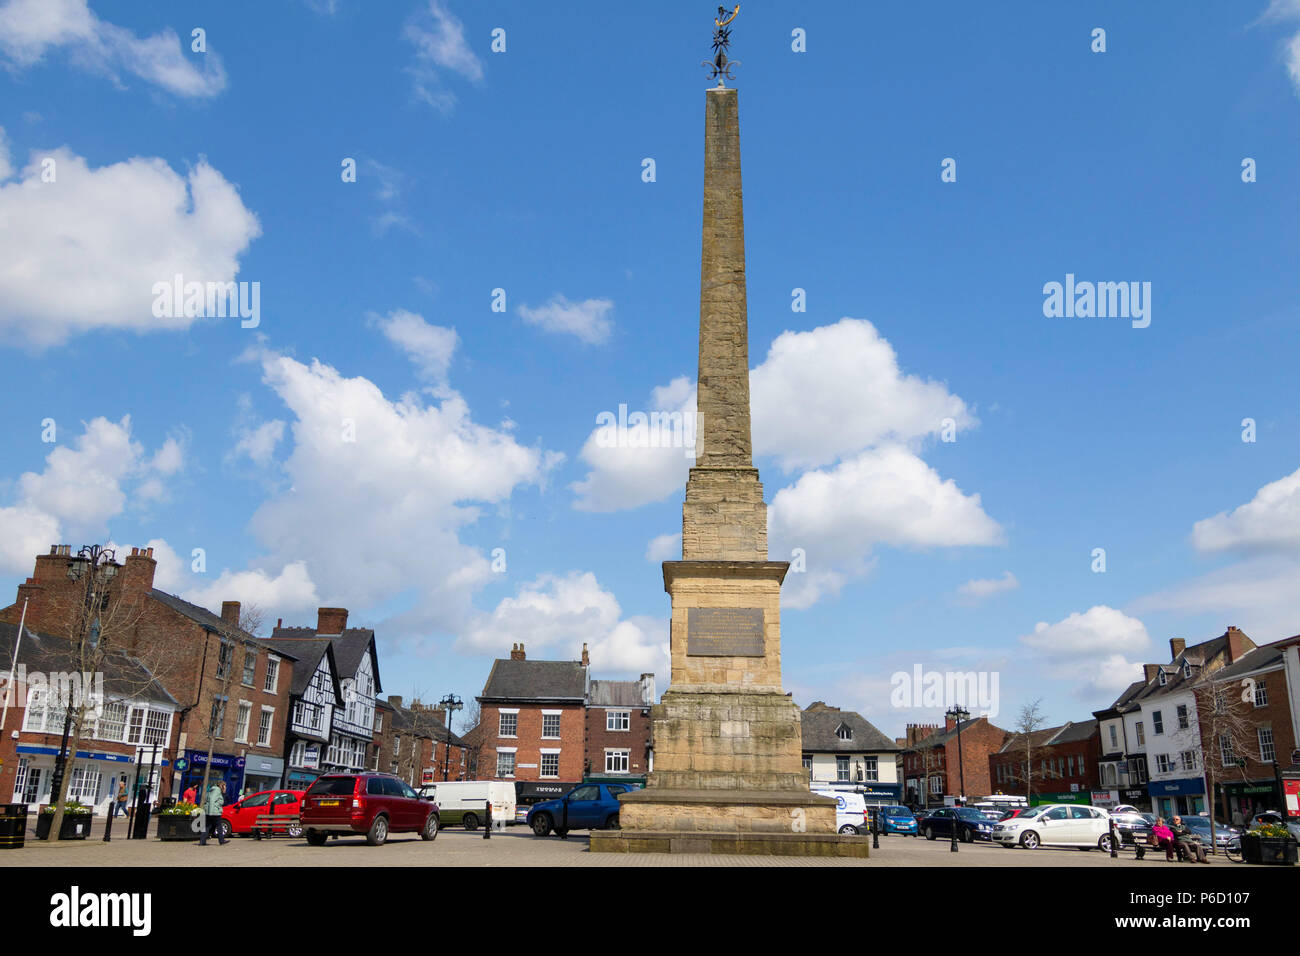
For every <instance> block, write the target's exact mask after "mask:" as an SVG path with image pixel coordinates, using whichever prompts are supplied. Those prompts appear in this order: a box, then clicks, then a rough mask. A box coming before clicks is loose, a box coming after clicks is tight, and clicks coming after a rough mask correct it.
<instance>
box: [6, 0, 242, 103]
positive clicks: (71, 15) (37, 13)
mask: <svg viewBox="0 0 1300 956" xmlns="http://www.w3.org/2000/svg"><path fill="white" fill-rule="evenodd" d="M188 42H189V41H188V38H187V40H186V44H187V45H186V46H185V47H183V46H182V44H181V39H180V38H179V37H178V36H177V35H176V32H175V31H174V30H172V29H171V28H170V27H168V28H165V29H163V30H161V31H160V32H158V33H155V34H153V35H152V36H147V37H140V36H136V35H135V34H134V33H132V32H131V31H130V30H127V29H125V28H123V27H119V26H115V25H114V24H112V23H108V22H107V21H104V20H101V19H99V17H97V16H96V15H95V14H94V12H93V11H91V10H90V8H89V6H88V5H87V2H86V0H9V2H8V3H6V4H5V5H4V6H2V7H0V54H3V55H4V57H5V58H6V59H7V60H8V61H9V63H10V65H11V66H12V67H16V68H24V67H29V66H32V65H34V64H36V63H38V62H39V61H40V60H41V59H42V58H43V57H44V56H45V54H46V53H47V52H49V51H51V50H55V49H63V48H66V50H67V52H68V54H69V59H70V60H71V62H72V63H74V64H76V65H77V66H78V67H80V68H82V69H84V70H87V71H89V72H92V73H98V74H101V75H105V76H108V77H109V78H110V79H112V81H113V82H114V83H116V84H118V85H121V80H120V79H119V74H120V73H123V72H125V73H130V74H134V75H135V76H138V77H140V78H141V79H143V80H146V81H148V82H149V83H153V84H154V85H156V86H160V87H162V88H163V89H165V90H167V91H168V92H170V93H174V94H176V95H177V96H184V97H192V98H206V97H211V96H216V95H217V94H218V93H220V92H221V91H222V90H223V89H225V86H226V70H225V67H224V66H223V65H222V62H221V58H220V57H219V56H217V54H216V53H214V52H212V51H211V50H209V51H208V52H206V53H203V54H195V55H194V57H193V58H190V57H189V56H187V54H186V49H187V48H188Z"/></svg>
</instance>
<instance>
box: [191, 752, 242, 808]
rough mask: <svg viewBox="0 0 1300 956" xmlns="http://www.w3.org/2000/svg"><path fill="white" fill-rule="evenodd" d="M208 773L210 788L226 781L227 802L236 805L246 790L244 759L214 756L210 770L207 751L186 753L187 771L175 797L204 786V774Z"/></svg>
mask: <svg viewBox="0 0 1300 956" xmlns="http://www.w3.org/2000/svg"><path fill="white" fill-rule="evenodd" d="M205 770H207V771H208V786H209V787H211V786H212V785H213V784H214V783H220V782H222V781H225V784H226V802H227V803H234V802H235V801H236V800H238V799H239V795H240V794H241V793H243V790H244V758H243V757H236V756H235V755H234V754H219V753H214V754H213V755H212V766H211V769H210V770H209V769H208V752H207V751H206V750H187V751H185V769H184V770H183V771H181V773H180V774H179V776H180V780H181V782H180V786H179V787H178V788H176V793H175V796H177V797H179V796H180V795H181V794H183V793H184V792H185V791H186V790H188V789H189V788H190V787H191V786H194V787H196V788H197V787H201V786H202V785H203V772H204V771H205Z"/></svg>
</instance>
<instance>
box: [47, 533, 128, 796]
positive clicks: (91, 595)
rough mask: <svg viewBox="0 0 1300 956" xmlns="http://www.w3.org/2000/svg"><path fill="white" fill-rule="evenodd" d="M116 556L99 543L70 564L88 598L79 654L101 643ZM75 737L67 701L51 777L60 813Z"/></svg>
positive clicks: (86, 548) (79, 628)
mask: <svg viewBox="0 0 1300 956" xmlns="http://www.w3.org/2000/svg"><path fill="white" fill-rule="evenodd" d="M115 557H116V555H115V553H114V551H113V549H112V548H101V547H100V546H99V545H97V544H88V545H85V546H84V547H82V549H81V550H80V551H78V552H77V556H76V557H75V558H73V559H72V560H71V561H69V562H68V580H69V581H79V580H81V579H82V578H85V595H84V597H83V598H82V603H81V620H79V621H78V622H77V652H78V655H80V654H81V653H83V652H84V650H85V645H86V640H87V638H89V640H90V644H91V647H94V646H95V645H97V644H98V643H99V615H98V614H96V613H95V607H94V605H95V598H96V597H97V595H98V594H99V593H100V591H101V590H102V589H101V587H100V585H101V582H102V584H103V585H104V586H107V583H108V580H109V579H110V578H111V577H112V576H113V574H114V573H115V572H116V571H117V564H116V563H115V562H114V560H113V559H114V558H115ZM71 734H72V701H70V700H69V701H65V702H64V708H63V741H62V742H61V743H60V744H59V753H58V756H56V757H55V758H54V773H53V774H52V775H51V777H50V799H51V800H53V801H54V802H55V812H56V814H57V812H58V804H59V794H61V793H62V792H63V776H64V773H65V770H66V768H67V763H68V737H69V736H71Z"/></svg>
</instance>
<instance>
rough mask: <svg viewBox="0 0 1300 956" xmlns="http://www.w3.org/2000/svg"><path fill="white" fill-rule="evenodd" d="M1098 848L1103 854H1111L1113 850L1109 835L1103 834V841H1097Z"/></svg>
mask: <svg viewBox="0 0 1300 956" xmlns="http://www.w3.org/2000/svg"><path fill="white" fill-rule="evenodd" d="M1097 848H1098V849H1100V850H1101V851H1102V852H1103V853H1109V852H1110V848H1111V839H1110V834H1109V833H1103V834H1102V836H1101V839H1100V840H1098V841H1097Z"/></svg>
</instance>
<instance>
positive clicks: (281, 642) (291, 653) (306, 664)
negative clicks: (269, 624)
mask: <svg viewBox="0 0 1300 956" xmlns="http://www.w3.org/2000/svg"><path fill="white" fill-rule="evenodd" d="M282 630H286V628H280V627H277V628H276V629H275V630H274V631H272V632H271V638H270V640H268V641H265V644H266V645H267V646H268V647H270V648H271V649H272V650H274V651H275V652H276V653H277V654H280V655H282V656H284V657H288V658H290V660H291V661H292V662H293V680H292V682H291V683H290V685H289V693H290V694H291V695H293V696H294V697H301V696H302V695H303V694H305V693H306V692H307V688H308V687H310V686H311V679H312V678H313V677H314V676H316V668H317V667H319V666H320V659H321V657H322V656H324V655H326V654H329V656H330V665H331V666H330V670H331V671H332V672H333V674H334V684H335V688H334V695H335V697H337V696H338V695H339V694H340V693H341V691H340V689H339V687H338V681H339V670H338V667H337V662H336V661H335V659H334V655H333V653H332V649H331V647H330V640H329V638H327V637H319V638H318V637H311V638H295V639H286V638H283V637H277V636H276V635H278V634H279V633H280V631H282ZM294 630H307V628H294Z"/></svg>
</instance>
